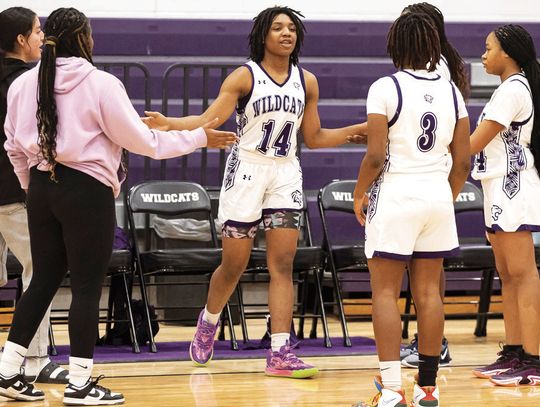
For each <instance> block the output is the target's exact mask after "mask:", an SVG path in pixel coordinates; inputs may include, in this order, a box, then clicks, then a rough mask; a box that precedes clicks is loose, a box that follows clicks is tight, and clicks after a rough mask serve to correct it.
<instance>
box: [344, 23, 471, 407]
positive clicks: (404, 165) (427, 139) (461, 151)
mask: <svg viewBox="0 0 540 407" xmlns="http://www.w3.org/2000/svg"><path fill="white" fill-rule="evenodd" d="M388 51H389V53H390V56H391V57H392V60H393V62H394V65H395V66H396V68H398V69H400V71H399V72H397V73H396V74H394V75H392V76H390V77H384V78H381V79H379V80H377V81H376V82H375V83H374V84H373V85H372V86H371V88H370V90H369V93H368V99H367V114H368V148H367V153H366V155H365V157H364V160H363V161H362V164H361V166H360V171H359V174H358V182H357V185H356V188H355V193H354V207H355V213H356V215H357V218H358V220H359V221H360V223H361V224H365V225H366V246H365V252H366V257H367V258H368V266H369V270H370V275H371V288H372V298H373V326H374V332H375V339H376V342H377V352H378V356H379V361H380V372H381V377H380V378H377V379H376V383H377V388H378V390H379V393H378V394H377V396H375V398H374V399H373V400H372V401H371V402H370V403H361V404H360V406H378V405H380V406H382V405H384V406H389V407H396V406H398V407H406V406H407V402H406V400H405V394H404V391H403V389H402V386H401V364H400V356H399V350H400V340H401V320H400V313H399V309H398V306H397V300H398V297H399V292H400V288H401V282H402V278H403V273H404V271H405V266H406V265H407V263H409V264H410V268H411V269H410V277H411V289H412V293H413V297H414V301H415V304H416V308H417V315H418V327H419V335H418V336H419V358H420V364H419V375H418V377H417V383H416V384H415V386H414V394H413V403H412V405H413V406H415V407H418V406H421V405H422V406H424V405H430V406H438V405H439V403H438V400H439V390H438V387H437V386H436V377H437V370H438V363H439V357H440V349H441V348H440V347H441V340H442V335H443V326H444V313H443V306H442V301H441V298H440V295H439V280H440V275H441V273H440V270H441V267H442V261H443V257H445V256H447V255H449V254H451V253H452V252H453V251H454V250H456V249H457V248H458V246H459V243H458V239H457V231H456V223H455V218H454V208H453V201H454V199H455V198H456V196H457V194H458V193H459V191H460V190H461V188H462V187H463V184H464V183H465V180H466V178H467V175H468V173H469V167H470V162H469V160H470V156H469V154H470V153H469V139H468V135H469V122H468V117H467V111H466V109H465V102H464V101H463V97H462V96H461V94H460V93H459V91H458V90H457V88H456V87H455V85H454V84H453V83H451V82H449V81H448V80H446V79H444V78H441V76H440V75H438V74H436V73H434V72H433V71H434V70H435V67H436V64H437V62H438V61H439V59H440V54H441V46H440V41H439V37H438V34H437V29H436V28H435V26H434V24H433V23H432V21H431V19H430V17H429V16H427V15H426V14H419V13H405V14H402V15H401V16H400V17H399V18H398V19H397V20H396V21H395V22H394V24H393V25H392V27H391V28H390V32H389V34H388ZM426 66H427V67H428V68H427V69H426ZM368 190H370V192H369V198H368V197H367V195H366V194H367V193H368ZM367 203H369V204H368V208H367V212H366V213H364V211H363V206H364V204H367ZM396 225H399V227H396Z"/></svg>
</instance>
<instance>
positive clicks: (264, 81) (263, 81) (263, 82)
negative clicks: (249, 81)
mask: <svg viewBox="0 0 540 407" xmlns="http://www.w3.org/2000/svg"><path fill="white" fill-rule="evenodd" d="M258 82H259V85H260V84H261V83H262V84H264V85H266V79H263V80H262V81H261V80H260V79H259V81H258Z"/></svg>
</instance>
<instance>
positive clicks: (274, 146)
mask: <svg viewBox="0 0 540 407" xmlns="http://www.w3.org/2000/svg"><path fill="white" fill-rule="evenodd" d="M244 66H246V67H247V68H248V69H249V70H250V72H251V76H252V79H253V84H252V87H251V92H250V93H249V94H248V95H246V96H245V97H243V98H242V99H240V100H239V101H238V106H237V110H236V123H237V129H238V130H237V132H238V136H239V138H240V141H239V142H238V145H237V146H236V148H237V149H238V150H239V154H240V158H242V156H244V155H246V154H247V155H250V156H252V157H257V156H258V157H267V158H272V159H284V158H291V157H295V156H296V138H297V132H298V130H299V128H300V125H301V123H302V117H303V115H304V107H305V100H306V92H305V86H304V76H303V73H302V69H301V68H300V67H298V66H296V65H293V64H291V65H290V67H289V76H288V77H287V79H286V80H285V81H284V82H283V84H278V83H277V82H275V81H274V80H273V79H272V77H271V76H270V75H269V74H268V73H267V72H266V71H265V70H264V68H263V67H262V65H260V64H258V63H256V62H253V61H249V62H247V63H246V64H245V65H244Z"/></svg>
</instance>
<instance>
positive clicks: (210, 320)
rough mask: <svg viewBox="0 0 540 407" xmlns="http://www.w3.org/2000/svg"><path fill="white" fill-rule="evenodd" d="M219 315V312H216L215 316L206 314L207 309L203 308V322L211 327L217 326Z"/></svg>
mask: <svg viewBox="0 0 540 407" xmlns="http://www.w3.org/2000/svg"><path fill="white" fill-rule="evenodd" d="M220 315H221V312H218V313H217V314H212V313H210V312H208V309H207V308H206V306H205V307H204V313H203V320H205V321H206V322H208V323H210V324H212V325H217V323H218V322H219V316H220Z"/></svg>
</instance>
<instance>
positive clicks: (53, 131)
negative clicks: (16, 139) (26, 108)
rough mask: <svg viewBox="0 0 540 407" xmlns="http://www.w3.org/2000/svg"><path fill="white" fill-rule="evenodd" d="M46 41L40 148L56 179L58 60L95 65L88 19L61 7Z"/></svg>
mask: <svg viewBox="0 0 540 407" xmlns="http://www.w3.org/2000/svg"><path fill="white" fill-rule="evenodd" d="M43 31H44V32H45V35H46V37H45V40H44V46H43V52H42V54H41V65H40V67H39V76H38V108H37V113H36V117H37V125H38V135H39V137H38V145H39V147H40V152H41V155H42V159H43V160H45V161H46V162H47V163H48V164H49V170H50V172H51V179H52V180H55V173H54V169H55V166H56V135H57V126H58V115H57V110H56V100H55V97H54V81H55V78H56V58H57V57H81V58H84V59H86V60H88V61H89V62H90V63H92V50H91V49H90V45H89V43H88V38H89V36H90V34H91V28H90V23H89V21H88V19H87V18H86V16H85V15H84V14H83V13H81V12H80V11H78V10H76V9H74V8H59V9H57V10H55V11H53V12H52V13H51V15H50V16H49V17H48V18H47V21H46V22H45V26H44V27H43Z"/></svg>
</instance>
